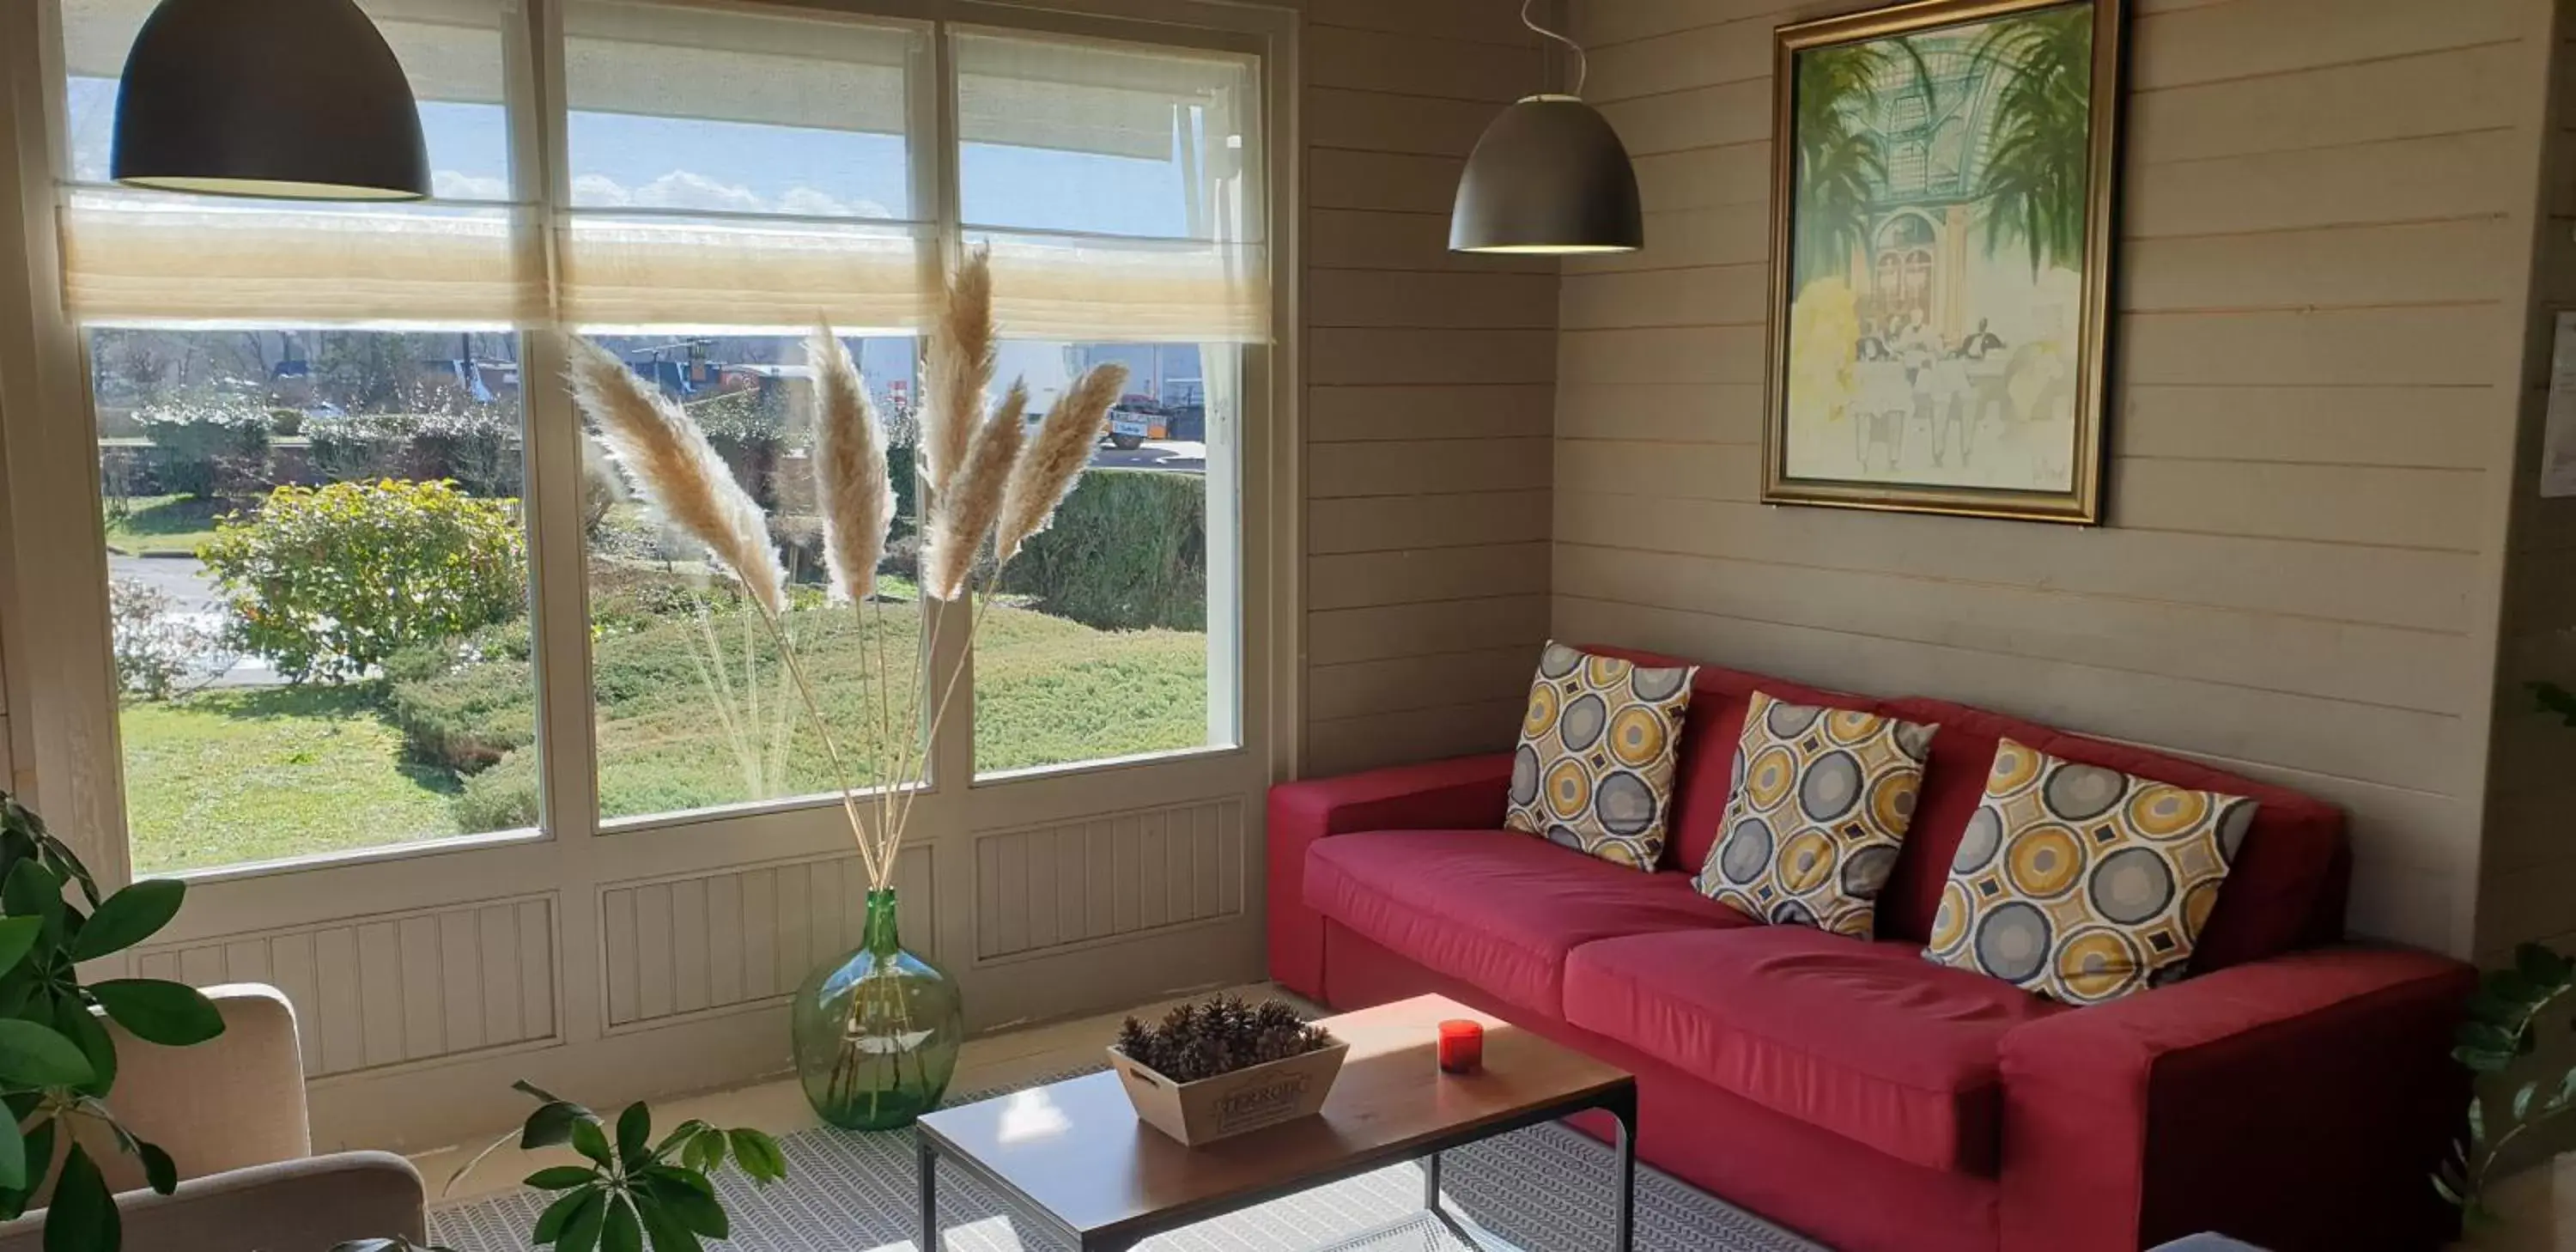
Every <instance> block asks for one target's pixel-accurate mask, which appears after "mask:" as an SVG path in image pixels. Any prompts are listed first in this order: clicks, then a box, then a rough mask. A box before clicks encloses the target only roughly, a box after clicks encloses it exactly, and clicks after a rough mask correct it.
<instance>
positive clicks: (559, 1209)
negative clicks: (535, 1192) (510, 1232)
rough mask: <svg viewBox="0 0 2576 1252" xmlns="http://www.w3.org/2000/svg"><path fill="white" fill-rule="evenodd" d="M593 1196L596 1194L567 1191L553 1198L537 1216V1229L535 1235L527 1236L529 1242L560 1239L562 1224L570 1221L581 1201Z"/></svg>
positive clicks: (551, 1241)
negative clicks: (552, 1201) (553, 1200)
mask: <svg viewBox="0 0 2576 1252" xmlns="http://www.w3.org/2000/svg"><path fill="white" fill-rule="evenodd" d="M595 1194H597V1193H596V1192H592V1191H567V1192H565V1193H564V1194H562V1195H560V1196H557V1197H555V1202H554V1203H552V1204H549V1205H547V1206H546V1211H545V1212H542V1213H539V1214H537V1228H536V1231H535V1233H534V1234H532V1235H530V1236H529V1241H530V1242H532V1243H553V1242H554V1241H555V1240H557V1239H560V1238H562V1237H563V1230H564V1223H565V1222H568V1221H571V1220H572V1215H573V1214H574V1213H575V1212H577V1211H579V1210H580V1208H581V1205H582V1201H584V1200H586V1199H588V1198H589V1197H591V1196H593V1195H595Z"/></svg>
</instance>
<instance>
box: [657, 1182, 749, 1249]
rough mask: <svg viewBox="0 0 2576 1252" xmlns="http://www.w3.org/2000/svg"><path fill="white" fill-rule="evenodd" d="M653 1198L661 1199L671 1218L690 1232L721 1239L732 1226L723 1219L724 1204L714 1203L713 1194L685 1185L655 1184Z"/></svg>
mask: <svg viewBox="0 0 2576 1252" xmlns="http://www.w3.org/2000/svg"><path fill="white" fill-rule="evenodd" d="M653 1198H654V1199H656V1200H659V1201H661V1203H662V1207H663V1208H664V1209H666V1210H669V1212H670V1214H671V1216H672V1218H673V1219H675V1220H677V1221H678V1222H679V1223H680V1224H681V1225H682V1226H685V1227H687V1228H688V1229H689V1231H690V1233H692V1234H700V1235H704V1236H706V1237H707V1238H710V1239H722V1238H724V1237H725V1235H726V1234H727V1233H728V1232H729V1231H730V1230H731V1228H732V1227H731V1223H729V1222H727V1221H726V1220H725V1211H724V1206H723V1205H721V1204H718V1203H716V1199H715V1197H714V1196H711V1195H706V1194H704V1193H702V1192H698V1191H693V1190H690V1189H689V1188H686V1187H660V1186H657V1187H655V1188H654V1189H653Z"/></svg>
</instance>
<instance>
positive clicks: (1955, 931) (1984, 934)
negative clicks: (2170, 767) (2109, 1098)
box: [1923, 739, 2256, 1004]
mask: <svg viewBox="0 0 2576 1252" xmlns="http://www.w3.org/2000/svg"><path fill="white" fill-rule="evenodd" d="M2255 807H2256V801H2254V800H2251V799H2248V798H2246V797H2244V796H2231V795H2226V794H2223V793H2221V792H2216V791H2191V790H2187V789H2185V788H2182V787H2176V786H2174V785H2172V784H2170V783H2161V782H2157V781H2155V780H2153V779H2149V778H2138V777H2135V776H2133V775H2129V774H2124V773H2121V772H2120V771H2118V770H2115V769H2108V768H2105V767H2103V766H2099V765H2086V764H2083V763H2081V762H2076V761H2066V760H2060V759H2058V758H2057V757H2053V756H2050V755H2048V754H2047V753H2045V752H2041V751H2039V750H2038V749H2036V748H2033V747H2030V746H2028V745H2025V744H2020V743H2015V742H2014V741H2012V740H2010V739H2005V740H2002V741H2001V742H1999V743H1997V744H1996V745H1995V764H1994V769H1993V771H1992V772H1990V773H1989V774H1987V775H1986V798H1985V801H1984V803H1982V804H1980V805H1978V806H1977V811H1976V813H1975V815H1974V816H1972V817H1970V818H1969V819H1968V829H1967V832H1966V833H1965V834H1964V835H1962V836H1961V837H1960V839H1959V853H1958V855H1957V856H1956V857H1955V858H1953V860H1952V861H1951V864H1950V881H1949V882H1948V883H1946V884H1944V885H1943V886H1942V888H1941V908H1940V911H1939V912H1938V913H1936V914H1935V915H1934V916H1933V919H1932V941H1931V943H1930V945H1929V946H1927V947H1926V948H1924V950H1923V955H1924V957H1925V958H1926V959H1929V960H1932V961H1936V962H1939V963H1940V964H1943V965H1951V966H1956V967H1958V968H1960V969H1971V970H1975V971H1977V972H1978V973H1981V974H1989V975H1992V976H1994V977H1996V978H2000V979H2003V980H2004V981H2005V982H2008V983H2012V984H2014V985H2015V986H2018V987H2021V988H2023V989H2025V990H2028V991H2032V992H2035V993H2037V994H2039V995H2043V996H2046V997H2048V998H2049V999H2051V1000H2055V1001H2058V1002H2059V1003H2061V1004H2099V1003H2101V1002H2103V1001H2105V1000H2114V999H2118V998H2119V997H2121V996H2124V995H2127V994H2129V993H2130V992H2133V991H2140V990H2144V989H2145V988H2148V987H2152V986H2156V985H2158V984H2160V983H2164V982H2169V981H2171V980H2172V979H2175V978H2178V977H2180V976H2182V974H2183V972H2184V970H2185V968H2186V967H2187V965H2188V964H2189V962H2190V960H2191V950H2192V947H2193V945H2195V944H2197V943H2198V942H2199V940H2200V931H2201V927H2202V926H2204V925H2205V924H2207V923H2208V921H2209V913H2210V910H2211V909H2212V908H2214V907H2216V906H2217V904H2218V889H2219V887H2220V886H2221V885H2223V884H2224V883H2225V882H2226V881H2227V871H2228V869H2229V867H2230V866H2232V865H2234V864H2235V861H2236V852H2237V849H2238V848H2239V847H2241V846H2242V845H2243V844H2244V842H2245V832H2246V830H2247V828H2249V827H2251V826H2252V825H2253V824H2254V810H2255Z"/></svg>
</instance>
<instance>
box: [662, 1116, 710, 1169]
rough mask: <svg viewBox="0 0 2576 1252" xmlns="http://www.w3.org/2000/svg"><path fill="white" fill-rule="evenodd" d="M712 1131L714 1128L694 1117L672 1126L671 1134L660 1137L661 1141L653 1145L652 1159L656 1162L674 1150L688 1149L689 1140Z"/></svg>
mask: <svg viewBox="0 0 2576 1252" xmlns="http://www.w3.org/2000/svg"><path fill="white" fill-rule="evenodd" d="M713 1129H715V1128H714V1127H712V1126H709V1125H707V1124H706V1123H705V1122H703V1121H700V1120H698V1119H697V1118H694V1117H692V1118H690V1119H689V1120H687V1121H684V1122H682V1123H680V1124H679V1125H677V1126H673V1127H672V1128H671V1133H669V1134H667V1135H664V1136H662V1141H661V1142H660V1143H657V1144H654V1145H653V1159H654V1160H657V1161H658V1160H661V1159H662V1158H664V1157H666V1156H669V1155H670V1154H671V1151H672V1149H674V1148H683V1149H684V1148H686V1147H688V1145H689V1141H690V1140H692V1139H695V1138H697V1137H698V1136H699V1135H700V1134H703V1133H705V1132H706V1131H709V1130H713Z"/></svg>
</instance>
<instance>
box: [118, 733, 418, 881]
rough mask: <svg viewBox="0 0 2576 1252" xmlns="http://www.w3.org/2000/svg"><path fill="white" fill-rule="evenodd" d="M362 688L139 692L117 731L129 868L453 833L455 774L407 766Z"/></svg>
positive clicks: (161, 869) (159, 869)
mask: <svg viewBox="0 0 2576 1252" xmlns="http://www.w3.org/2000/svg"><path fill="white" fill-rule="evenodd" d="M375 704H376V702H375V700H374V699H373V697H372V696H371V695H370V694H369V693H368V692H367V691H365V690H363V689H361V688H355V687H341V688H328V687H301V688H298V687H267V688H256V689H226V690H214V691H205V692H200V693H198V694H197V695H194V696H191V697H189V698H187V699H185V700H181V701H177V702H174V703H166V704H162V703H150V702H143V701H136V702H131V703H128V704H127V705H126V706H125V710H124V715H123V717H122V718H121V719H120V721H119V724H118V729H119V733H120V734H121V736H122V737H123V739H124V741H125V789H126V811H127V813H128V814H130V818H129V820H130V821H131V823H132V830H133V839H132V847H133V850H134V868H135V869H136V870H137V871H138V872H146V873H166V872H169V871H171V870H181V869H201V868H205V867H208V866H214V865H234V864H239V863H241V862H244V861H264V860H273V859H275V858H278V857H284V856H296V855H301V854H305V853H312V852H336V851H342V850H345V849H349V848H367V847H374V846H377V845H379V844H386V843H396V842H401V841H403V840H407V839H426V838H431V837H434V836H438V835H444V834H453V833H455V830H456V825H455V818H454V812H455V804H454V797H455V794H456V791H457V784H456V779H455V777H454V776H453V775H451V774H449V773H448V772H447V771H446V770H443V769H438V768H435V767H429V766H421V765H413V764H409V763H406V762H405V761H404V760H403V755H402V736H401V735H400V734H398V733H396V732H395V730H394V728H393V727H391V726H389V725H387V724H386V723H385V720H384V718H383V717H382V716H380V715H379V714H378V712H377V710H376V707H375Z"/></svg>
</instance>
